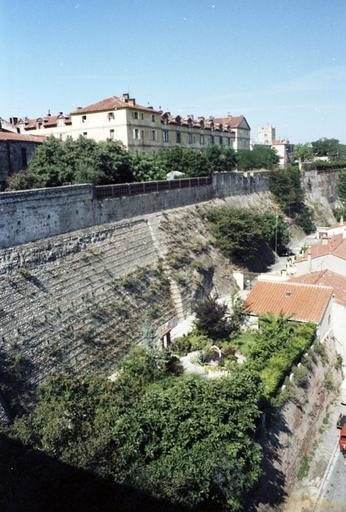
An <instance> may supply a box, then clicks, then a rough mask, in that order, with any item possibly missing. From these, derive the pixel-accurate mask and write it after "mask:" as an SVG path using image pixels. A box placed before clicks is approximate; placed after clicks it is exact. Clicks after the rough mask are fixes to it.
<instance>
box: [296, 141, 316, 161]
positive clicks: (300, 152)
mask: <svg viewBox="0 0 346 512" xmlns="http://www.w3.org/2000/svg"><path fill="white" fill-rule="evenodd" d="M313 157H314V152H313V149H312V146H311V144H296V145H295V146H294V150H293V158H294V159H295V160H301V161H302V162H305V161H311V160H313Z"/></svg>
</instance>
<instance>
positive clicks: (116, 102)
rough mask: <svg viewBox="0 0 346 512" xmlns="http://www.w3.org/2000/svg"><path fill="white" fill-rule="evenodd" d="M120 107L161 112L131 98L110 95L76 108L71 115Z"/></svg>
mask: <svg viewBox="0 0 346 512" xmlns="http://www.w3.org/2000/svg"><path fill="white" fill-rule="evenodd" d="M122 108H134V109H136V110H145V111H146V112H153V113H156V114H161V111H160V110H154V109H152V108H150V107H144V106H143V105H139V104H138V103H136V102H135V100H133V99H131V98H129V99H127V100H125V99H124V97H123V96H121V97H120V96H111V97H110V98H106V99H104V100H101V101H98V102H96V103H92V104H91V105H88V106H86V107H83V108H77V109H76V110H74V111H73V112H71V115H76V114H88V113H91V112H103V111H105V110H114V109H122Z"/></svg>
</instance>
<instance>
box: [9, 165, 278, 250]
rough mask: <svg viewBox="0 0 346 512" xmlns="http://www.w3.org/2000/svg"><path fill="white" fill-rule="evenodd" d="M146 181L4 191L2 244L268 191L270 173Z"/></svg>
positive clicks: (17, 242) (225, 174)
mask: <svg viewBox="0 0 346 512" xmlns="http://www.w3.org/2000/svg"><path fill="white" fill-rule="evenodd" d="M178 182H179V187H178ZM143 187H144V185H143V184H130V185H125V186H124V185H107V186H102V187H95V186H93V185H76V186H67V187H56V188H47V189H39V190H29V191H22V192H4V193H1V194H0V248H7V247H12V246H15V245H20V244H24V243H27V242H33V241H36V240H41V239H43V238H48V237H50V236H54V235H59V234H63V233H68V232H71V231H76V230H79V229H83V228H88V227H92V226H97V225H101V224H106V223H109V222H116V221H119V220H122V219H129V218H132V217H137V216H140V215H147V214H150V213H155V212H158V211H162V210H167V209H173V208H179V207H182V206H188V205H191V204H197V203H200V202H203V201H208V200H211V199H214V198H223V197H229V196H233V195H237V196H239V195H246V194H252V193H256V192H257V193H258V192H265V191H268V190H269V173H268V172H263V171H257V172H247V173H242V172H232V173H218V174H215V175H213V177H212V179H211V178H194V179H184V180H177V181H171V182H169V181H166V182H165V181H162V182H151V183H149V184H145V189H143ZM148 190H150V191H148Z"/></svg>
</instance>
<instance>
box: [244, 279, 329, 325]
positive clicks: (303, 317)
mask: <svg viewBox="0 0 346 512" xmlns="http://www.w3.org/2000/svg"><path fill="white" fill-rule="evenodd" d="M332 294H333V289H332V288H330V287H325V286H315V285H305V284H300V283H289V282H285V283H281V282H273V281H257V283H256V284H255V286H254V287H253V289H252V290H251V292H250V294H249V296H248V298H247V300H246V308H247V311H248V313H249V314H252V315H256V316H258V315H262V314H264V313H274V314H276V315H284V316H289V317H290V318H292V320H297V321H300V322H313V323H315V324H317V325H318V324H319V323H320V322H321V320H322V318H323V315H324V313H325V310H326V308H327V306H328V304H329V301H330V299H331V297H332Z"/></svg>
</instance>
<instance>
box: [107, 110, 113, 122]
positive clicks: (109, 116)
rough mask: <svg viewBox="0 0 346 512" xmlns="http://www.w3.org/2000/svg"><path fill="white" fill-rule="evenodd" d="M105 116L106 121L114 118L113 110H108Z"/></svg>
mask: <svg viewBox="0 0 346 512" xmlns="http://www.w3.org/2000/svg"><path fill="white" fill-rule="evenodd" d="M107 117H108V121H112V120H113V119H114V112H108V114H107Z"/></svg>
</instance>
